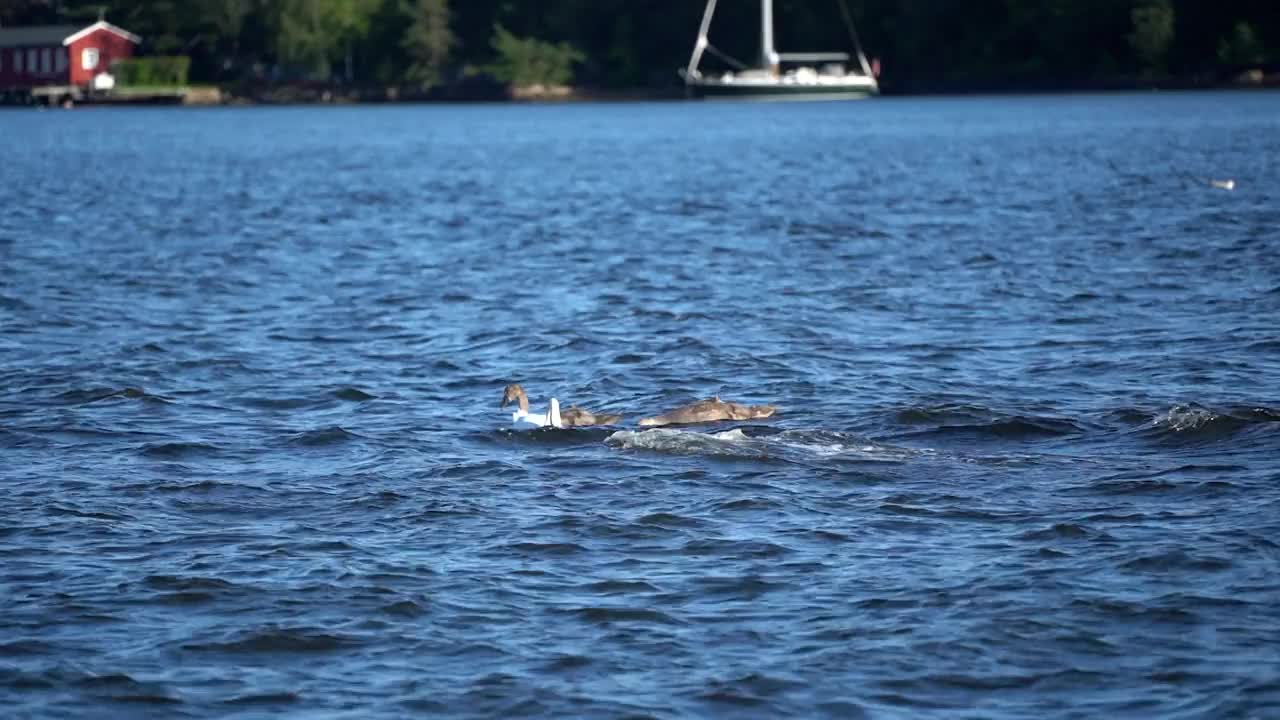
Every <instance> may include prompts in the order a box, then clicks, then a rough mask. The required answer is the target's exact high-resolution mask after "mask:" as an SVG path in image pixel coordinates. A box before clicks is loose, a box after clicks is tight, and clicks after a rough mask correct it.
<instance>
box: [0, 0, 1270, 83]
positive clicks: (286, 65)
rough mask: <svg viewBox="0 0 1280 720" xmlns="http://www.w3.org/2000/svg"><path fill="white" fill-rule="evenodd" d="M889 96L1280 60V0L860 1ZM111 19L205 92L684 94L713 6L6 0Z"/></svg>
mask: <svg viewBox="0 0 1280 720" xmlns="http://www.w3.org/2000/svg"><path fill="white" fill-rule="evenodd" d="M840 2H841V0H775V6H776V16H777V36H778V45H779V47H780V48H781V49H783V50H784V51H785V50H833V49H847V48H848V47H849V46H850V36H849V32H848V28H847V26H846V24H845V23H844V22H843V21H842V13H841V9H840ZM845 2H846V3H847V5H848V7H849V9H850V10H851V11H852V12H851V14H852V17H853V18H854V20H855V22H856V27H857V30H858V34H859V36H860V38H861V40H862V42H863V44H864V46H865V49H866V50H867V53H868V55H870V56H872V57H878V58H880V59H881V60H882V62H883V67H884V75H883V78H882V80H883V82H884V84H885V86H886V88H897V89H904V90H911V89H931V88H932V89H941V88H955V89H964V88H988V87H990V88H998V87H1020V86H1021V87H1031V86H1036V87H1046V88H1048V87H1072V86H1083V85H1089V84H1097V83H1103V82H1111V81H1123V80H1124V79H1126V78H1129V79H1135V78H1139V77H1152V76H1160V75H1163V74H1166V73H1172V74H1178V75H1182V76H1188V75H1193V74H1212V73H1221V72H1228V71H1239V70H1240V69H1244V66H1246V65H1249V64H1253V63H1259V62H1266V61H1271V62H1275V61H1277V60H1280V52H1277V48H1278V47H1280V2H1277V1H1276V0H845ZM99 8H104V9H105V11H106V17H107V19H108V20H110V21H112V22H115V23H116V24H118V25H121V26H123V27H125V28H126V29H128V30H130V31H132V32H135V33H137V34H139V35H141V36H142V37H143V38H144V43H145V45H144V48H143V50H144V51H145V52H147V53H151V54H160V55H177V54H181V55H188V56H190V57H191V59H192V66H191V75H192V79H193V80H195V81H214V82H226V81H234V80H243V79H246V78H258V79H277V80H289V79H294V80H302V79H309V80H324V81H333V82H350V83H359V84H366V85H374V84H386V85H390V84H431V83H437V82H442V81H445V82H447V81H449V80H451V79H454V78H458V77H461V76H464V75H472V74H475V73H477V72H485V71H490V72H496V73H499V74H500V75H501V76H502V78H503V79H506V80H511V81H514V82H555V81H560V80H565V79H567V78H570V77H572V79H573V80H574V81H575V82H578V83H581V84H587V85H596V86H604V87H628V86H631V87H634V86H652V85H662V84H670V83H674V82H677V81H678V77H677V75H676V69H677V68H678V67H680V66H682V65H684V64H685V62H686V61H687V58H688V54H689V51H690V49H691V45H692V43H693V38H694V35H695V33H696V29H697V26H698V21H699V19H700V17H701V14H702V9H703V2H702V0H4V2H2V3H0V23H3V24H29V23H51V22H78V21H87V20H93V19H96V16H97V13H98V11H99ZM758 23H759V11H758V2H757V1H756V0H720V11H719V12H718V13H717V16H716V21H715V23H714V24H713V26H712V32H711V34H712V41H713V42H714V43H715V44H716V45H717V46H718V47H720V48H721V49H723V50H724V51H726V52H728V53H729V54H731V55H733V56H735V57H738V58H742V59H745V60H753V59H754V58H755V55H756V54H757V43H758V40H757V38H758V29H757V28H758Z"/></svg>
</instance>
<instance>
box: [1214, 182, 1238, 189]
mask: <svg viewBox="0 0 1280 720" xmlns="http://www.w3.org/2000/svg"><path fill="white" fill-rule="evenodd" d="M1209 184H1210V185H1212V186H1214V187H1216V188H1221V189H1223V190H1235V189H1236V181H1235V180H1210V181H1209Z"/></svg>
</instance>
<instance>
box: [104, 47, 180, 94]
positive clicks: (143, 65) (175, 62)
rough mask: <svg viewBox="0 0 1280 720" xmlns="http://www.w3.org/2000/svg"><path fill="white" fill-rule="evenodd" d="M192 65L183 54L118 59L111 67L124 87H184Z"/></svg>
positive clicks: (117, 80)
mask: <svg viewBox="0 0 1280 720" xmlns="http://www.w3.org/2000/svg"><path fill="white" fill-rule="evenodd" d="M190 65H191V59H190V58H188V57H186V56H183V55H152V56H148V57H136V58H129V59H127V60H117V61H115V63H113V64H112V66H111V69H112V71H113V72H115V75H116V82H118V83H120V85H121V86H122V87H182V86H184V85H186V84H187V69H188V68H189V67H190Z"/></svg>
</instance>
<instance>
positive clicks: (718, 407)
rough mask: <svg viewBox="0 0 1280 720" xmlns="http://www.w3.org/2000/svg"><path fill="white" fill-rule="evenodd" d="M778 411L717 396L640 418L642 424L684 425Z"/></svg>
mask: <svg viewBox="0 0 1280 720" xmlns="http://www.w3.org/2000/svg"><path fill="white" fill-rule="evenodd" d="M776 411H777V408H776V407H774V406H772V405H740V404H738V403H732V402H725V401H724V400H721V399H720V398H719V397H718V396H717V397H713V398H708V399H706V400H699V401H698V402H696V403H693V404H692V405H685V406H684V407H682V408H677V409H675V410H672V411H670V412H665V413H663V414H661V415H658V416H657V417H648V418H643V419H641V420H640V425H645V426H652V425H683V424H686V423H701V422H715V421H717V420H754V419H756V418H767V417H769V416H771V415H773V413H774V412H776Z"/></svg>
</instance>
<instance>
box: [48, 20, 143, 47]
mask: <svg viewBox="0 0 1280 720" xmlns="http://www.w3.org/2000/svg"><path fill="white" fill-rule="evenodd" d="M94 30H106V31H107V32H109V33H114V34H116V35H119V36H120V37H122V38H124V39H125V40H128V41H129V42H131V43H134V44H137V43H140V42H142V38H140V37H138V36H137V35H134V34H133V33H131V32H129V31H128V30H125V29H124V28H119V27H116V26H115V25H112V24H111V23H109V22H107V21H106V20H99V21H98V22H96V23H94V24H92V25H90V26H89V27H87V28H83V29H81V30H80V31H78V32H73V33H72V34H70V35H68V36H67V37H66V39H64V40H63V41H62V44H63V45H70V44H71V43H73V42H75V41H77V40H79V39H80V38H82V37H84V36H85V35H88V34H89V33H91V32H93V31H94Z"/></svg>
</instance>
